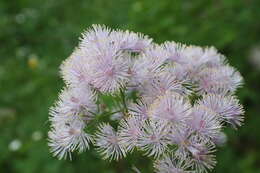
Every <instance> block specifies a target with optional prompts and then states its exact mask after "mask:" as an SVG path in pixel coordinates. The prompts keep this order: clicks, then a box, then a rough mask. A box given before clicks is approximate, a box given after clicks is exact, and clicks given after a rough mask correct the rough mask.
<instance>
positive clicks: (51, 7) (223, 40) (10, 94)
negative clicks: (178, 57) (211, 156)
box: [0, 0, 260, 173]
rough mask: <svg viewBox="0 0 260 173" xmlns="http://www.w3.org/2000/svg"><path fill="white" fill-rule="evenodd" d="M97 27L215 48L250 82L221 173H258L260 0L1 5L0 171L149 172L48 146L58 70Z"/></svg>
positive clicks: (138, 161) (67, 0) (66, 0)
mask: <svg viewBox="0 0 260 173" xmlns="http://www.w3.org/2000/svg"><path fill="white" fill-rule="evenodd" d="M91 24H106V25H108V26H110V27H112V28H121V29H129V30H133V31H137V32H143V33H145V34H148V35H150V36H151V37H153V38H154V40H155V41H156V42H158V43H161V42H163V41H165V40H174V41H178V42H182V43H186V44H195V45H199V46H207V45H212V46H215V47H216V48H217V49H219V51H220V52H221V53H223V54H225V55H226V56H227V57H228V60H229V62H230V64H231V65H233V66H234V67H236V68H237V69H238V70H239V71H240V72H241V74H242V75H243V77H244V78H245V85H244V87H243V88H242V89H239V91H238V96H239V98H240V100H241V102H242V104H243V105H244V107H245V109H246V115H245V117H246V118H245V124H244V125H243V126H242V127H241V128H239V129H238V130H226V133H227V135H228V142H227V144H226V145H225V146H224V147H222V148H219V150H218V152H217V161H218V164H217V167H216V169H215V170H214V171H213V172H217V173H259V172H260V115H259V113H260V1H259V0H216V1H210V0H193V1H184V0H183V1H182V0H139V1H137V0H82V1H81V0H77V1H76V0H75V1H72V0H1V1H0V172H1V173H2V172H3V173H35V172H37V173H45V172H48V173H57V172H63V173H73V172H86V173H128V172H132V171H131V166H132V164H134V165H135V166H136V167H138V168H139V169H140V170H141V171H142V172H143V173H150V172H152V171H151V170H152V169H151V165H150V164H149V163H150V162H149V160H148V159H147V158H146V157H141V158H140V157H139V158H136V156H131V157H128V159H127V160H126V161H120V162H119V163H116V162H111V163H109V162H106V161H102V160H101V159H100V157H99V156H98V155H97V154H96V152H95V151H94V150H89V151H87V152H85V153H83V154H81V155H75V156H74V157H73V160H72V161H59V160H57V159H56V158H53V157H52V155H51V154H50V153H49V149H48V146H47V139H46V138H47V131H48V129H49V123H48V121H47V120H48V108H49V107H50V106H51V105H52V104H53V102H54V101H55V100H56V99H57V94H58V92H59V90H60V89H61V88H62V86H63V85H64V84H63V82H62V80H61V78H60V76H59V65H60V64H61V62H62V61H63V60H64V59H65V58H66V57H68V56H69V55H70V53H71V52H72V51H73V49H74V47H75V46H76V45H77V43H78V37H80V33H81V32H83V31H84V30H85V29H86V28H87V27H89V26H90V25H91Z"/></svg>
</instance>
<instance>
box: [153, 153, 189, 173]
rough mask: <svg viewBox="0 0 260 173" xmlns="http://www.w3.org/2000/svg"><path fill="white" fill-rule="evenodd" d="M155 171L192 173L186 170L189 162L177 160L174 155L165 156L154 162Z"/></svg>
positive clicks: (161, 172)
mask: <svg viewBox="0 0 260 173" xmlns="http://www.w3.org/2000/svg"><path fill="white" fill-rule="evenodd" d="M154 168H155V170H156V173H192V171H188V168H189V163H185V162H184V161H178V160H177V159H176V158H175V157H174V156H166V157H164V158H163V159H158V160H157V161H156V162H155V163H154Z"/></svg>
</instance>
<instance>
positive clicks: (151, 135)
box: [138, 120, 169, 158]
mask: <svg viewBox="0 0 260 173" xmlns="http://www.w3.org/2000/svg"><path fill="white" fill-rule="evenodd" d="M168 132H169V129H168V128H167V126H165V124H164V123H163V122H161V121H154V120H147V121H145V123H144V125H143V128H142V133H141V134H140V138H139V140H138V147H139V148H140V149H141V150H143V151H144V152H145V155H148V156H153V157H155V158H157V157H159V156H160V155H162V154H164V152H165V151H166V150H167V148H168V147H167V145H168V144H169V140H168V138H167V135H168Z"/></svg>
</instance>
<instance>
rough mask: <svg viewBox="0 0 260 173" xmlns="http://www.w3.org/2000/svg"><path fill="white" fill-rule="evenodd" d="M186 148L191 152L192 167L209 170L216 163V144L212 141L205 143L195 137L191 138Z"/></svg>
mask: <svg viewBox="0 0 260 173" xmlns="http://www.w3.org/2000/svg"><path fill="white" fill-rule="evenodd" d="M186 149H187V151H188V152H189V153H190V158H189V159H190V160H191V164H192V168H195V170H196V172H199V173H203V172H208V170H211V169H213V168H214V166H215V165H216V159H215V155H214V154H213V153H214V152H215V146H214V145H213V144H212V143H210V142H207V143H205V142H203V141H201V140H200V139H198V138H196V137H194V138H192V139H191V140H190V143H189V144H188V145H187V146H186Z"/></svg>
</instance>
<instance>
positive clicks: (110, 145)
mask: <svg viewBox="0 0 260 173" xmlns="http://www.w3.org/2000/svg"><path fill="white" fill-rule="evenodd" d="M95 146H96V147H97V151H98V152H99V153H100V154H101V155H102V157H103V158H104V159H110V160H113V159H115V160H118V159H121V158H122V157H125V155H126V152H125V149H124V148H123V147H122V146H121V145H120V144H119V140H118V135H117V133H116V132H115V131H114V129H113V128H112V127H111V126H110V125H109V124H105V123H104V124H101V125H99V127H98V132H97V133H96V138H95Z"/></svg>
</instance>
